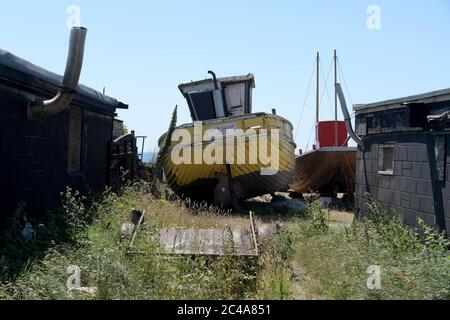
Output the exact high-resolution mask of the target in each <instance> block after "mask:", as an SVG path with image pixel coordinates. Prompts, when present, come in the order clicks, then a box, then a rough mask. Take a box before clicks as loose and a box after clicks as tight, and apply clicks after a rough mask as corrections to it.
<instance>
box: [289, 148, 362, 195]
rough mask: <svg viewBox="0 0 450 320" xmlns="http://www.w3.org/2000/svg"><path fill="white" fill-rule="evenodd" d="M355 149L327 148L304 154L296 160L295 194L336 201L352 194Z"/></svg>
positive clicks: (292, 186)
mask: <svg viewBox="0 0 450 320" xmlns="http://www.w3.org/2000/svg"><path fill="white" fill-rule="evenodd" d="M355 172H356V148H348V147H337V148H336V147H326V148H321V149H318V150H314V151H311V152H307V153H304V154H302V155H300V156H298V157H296V159H295V178H294V181H293V182H292V184H291V189H292V190H294V191H295V192H296V193H308V192H318V193H320V194H322V195H330V196H333V197H335V196H336V195H337V193H347V194H352V193H353V192H354V186H355Z"/></svg>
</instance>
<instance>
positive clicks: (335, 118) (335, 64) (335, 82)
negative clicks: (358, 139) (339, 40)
mask: <svg viewBox="0 0 450 320" xmlns="http://www.w3.org/2000/svg"><path fill="white" fill-rule="evenodd" d="M337 82H338V79H337V54H336V49H334V87H335V88H336V84H337ZM337 110H338V95H337V91H336V90H334V145H335V147H339V146H338V144H339V125H338V115H337Z"/></svg>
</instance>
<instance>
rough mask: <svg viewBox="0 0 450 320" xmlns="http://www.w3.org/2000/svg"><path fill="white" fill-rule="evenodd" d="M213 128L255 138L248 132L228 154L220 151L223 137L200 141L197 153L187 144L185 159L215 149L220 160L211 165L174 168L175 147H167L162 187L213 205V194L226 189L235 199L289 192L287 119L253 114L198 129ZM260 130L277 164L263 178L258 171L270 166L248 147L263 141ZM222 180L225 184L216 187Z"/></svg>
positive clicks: (291, 152) (291, 164)
mask: <svg viewBox="0 0 450 320" xmlns="http://www.w3.org/2000/svg"><path fill="white" fill-rule="evenodd" d="M218 126H224V127H234V128H237V129H242V130H248V129H253V130H254V131H252V132H256V133H257V134H256V135H252V134H249V135H246V136H245V138H244V139H242V140H239V139H238V140H235V141H236V142H235V143H234V147H233V152H232V153H231V155H230V152H229V149H227V147H226V142H227V139H229V138H227V137H226V136H224V139H223V140H217V141H213V142H211V141H205V140H203V139H202V142H201V147H199V146H198V145H197V150H196V149H195V143H192V144H191V148H190V152H191V156H190V159H191V160H192V159H195V157H196V156H195V154H196V152H197V153H198V152H200V153H201V154H202V155H203V154H205V153H207V148H209V149H212V148H214V149H215V150H219V151H218V152H219V154H220V153H222V154H223V158H222V161H218V163H212V164H207V163H205V162H204V161H202V162H201V163H198V164H195V163H181V164H178V163H176V162H174V161H173V157H172V153H174V152H175V151H174V148H175V146H174V145H172V147H171V154H170V155H167V156H166V157H165V159H164V171H165V175H166V180H167V183H168V185H169V186H170V188H171V189H172V190H173V191H174V192H175V193H176V194H177V195H179V196H182V197H187V198H190V199H192V200H196V201H211V202H215V203H216V204H223V203H220V201H217V198H218V197H217V193H221V189H224V192H228V191H229V192H230V193H231V194H232V197H233V199H234V200H237V201H242V200H245V199H249V198H252V197H256V196H259V195H263V194H269V193H274V192H277V191H286V190H288V189H289V183H290V182H291V181H292V179H293V178H294V171H295V148H296V146H295V143H294V142H293V139H292V125H291V124H290V123H289V122H288V121H287V120H285V119H284V118H282V117H279V116H275V115H269V114H253V115H245V116H238V117H230V118H224V119H221V120H213V121H206V122H204V123H203V126H202V130H203V131H205V130H207V129H211V128H215V127H218ZM178 129H186V130H189V132H190V134H191V136H192V137H193V136H194V135H195V131H194V128H192V126H191V125H184V126H181V127H178ZM273 129H278V130H279V139H277V141H278V143H275V140H274V136H272V135H271V133H272V130H273ZM264 130H267V134H266V135H265V139H267V140H266V143H267V145H268V149H269V150H268V151H269V152H268V154H270V155H272V151H274V150H275V151H276V150H277V151H276V152H277V153H278V157H277V158H278V161H277V163H276V166H274V169H276V170H274V171H273V172H270V173H269V174H267V172H264V171H265V169H267V168H268V167H270V165H269V164H268V163H267V161H263V160H264V159H263V158H261V154H260V151H259V149H258V150H256V149H255V148H254V147H255V145H256V144H257V143H258V141H261V139H263V138H261V137H264V135H263V134H262V133H261V132H262V131H264ZM163 138H164V136H163V137H162V139H160V145H161V143H162V141H163V140H164V139H163ZM258 139H259V140H258ZM258 146H259V145H258ZM216 152H217V151H216ZM242 154H244V155H245V159H244V158H243V157H240V156H239V155H242ZM214 155H215V152H214ZM219 158H220V157H219ZM255 160H256V161H255ZM272 164H273V163H272ZM223 180H227V181H225V183H224V184H223V186H222V184H221V183H223ZM218 188H219V190H218ZM219 198H220V197H219ZM218 202H219V203H218Z"/></svg>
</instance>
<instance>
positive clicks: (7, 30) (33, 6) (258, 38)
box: [0, 0, 450, 150]
mask: <svg viewBox="0 0 450 320" xmlns="http://www.w3.org/2000/svg"><path fill="white" fill-rule="evenodd" d="M72 4H75V5H78V6H79V7H80V8H81V23H82V25H83V26H85V27H87V28H88V29H89V33H88V39H87V47H86V57H85V64H84V68H83V71H82V79H81V81H82V83H83V84H86V85H88V86H91V87H93V88H95V89H97V90H99V91H101V90H102V88H103V87H104V86H106V88H107V94H108V95H111V96H113V97H115V98H117V99H119V100H121V101H123V102H125V103H128V104H129V105H130V109H129V110H126V111H120V113H119V116H120V118H122V119H123V120H125V122H126V124H127V126H128V127H129V128H130V129H134V130H136V132H137V133H138V134H142V135H148V136H149V138H150V144H149V145H148V149H149V150H151V149H153V148H154V147H156V141H157V139H158V138H159V136H160V135H161V134H162V133H163V132H164V131H165V130H166V129H167V126H168V124H169V121H170V116H171V112H172V110H173V108H174V106H175V105H176V104H178V105H179V106H180V109H179V110H180V112H179V124H182V123H186V122H189V121H190V117H189V112H188V108H187V105H186V103H185V101H184V99H183V98H182V96H181V94H180V93H179V91H178V88H177V86H178V84H179V83H182V82H185V81H190V80H198V79H203V78H204V77H206V76H207V70H209V69H212V70H214V71H215V72H216V73H217V74H218V75H219V76H230V75H237V74H247V73H249V72H251V73H253V74H255V77H256V90H255V91H254V110H255V111H267V112H269V111H270V109H271V108H272V107H273V106H276V107H277V109H278V113H279V114H280V115H282V116H284V117H286V118H288V119H289V120H291V122H292V123H293V124H294V126H296V127H297V124H298V121H299V120H300V118H301V114H300V113H301V110H302V107H303V104H304V101H305V95H306V89H307V87H308V83H309V80H310V76H311V71H312V66H313V63H314V58H315V53H316V51H317V50H318V51H320V52H321V54H322V59H323V67H324V69H325V70H324V73H325V75H326V74H327V72H328V69H329V66H330V62H331V59H332V53H333V49H334V48H336V49H337V50H338V54H339V57H340V61H341V64H342V67H343V71H344V74H345V78H346V81H347V84H348V87H349V90H350V94H351V98H352V102H353V103H364V102H373V101H378V100H383V99H387V98H395V97H400V96H403V95H409V94H415V93H422V92H427V91H432V90H437V89H442V88H448V87H450V1H447V0H429V1H419V0H396V1H392V0H383V1H381V0H380V1H379V0H370V1H366V0H358V1H350V0H348V1H329V0H328V1H326V0H319V1H264V0H227V1H225V0H215V1H214V0H195V1H133V0H129V1H100V0H95V1H92V0H91V1H87V0H73V1H61V0H58V1H56V0H55V1H50V0H41V1H39V2H37V1H24V0H15V1H2V4H1V10H0V47H1V48H3V49H5V50H8V51H11V52H13V53H15V54H16V55H19V56H21V57H23V58H25V59H27V60H30V61H31V62H33V63H35V64H38V65H40V66H42V67H45V68H47V69H49V70H52V71H55V72H58V73H62V72H63V70H64V65H65V59H66V51H67V42H68V35H69V33H68V29H67V28H66V20H67V18H68V14H67V13H66V10H67V7H68V6H69V5H72ZM369 5H377V6H379V8H380V9H381V18H382V20H381V29H380V30H369V29H368V28H367V26H366V21H367V19H368V17H369V15H368V14H367V12H366V10H367V8H368V6H369ZM329 85H331V83H330V84H329ZM312 89H314V86H313V88H312ZM330 89H331V87H330ZM330 95H331V98H332V92H330ZM330 117H332V111H331V106H330V104H329V102H328V98H327V97H326V94H325V98H324V100H323V106H322V118H330ZM340 117H341V115H340ZM313 122H314V90H311V92H310V96H309V103H308V104H307V107H306V112H305V114H304V117H303V119H302V122H301V124H300V128H299V131H298V132H299V133H298V136H297V143H298V145H299V148H305V146H306V144H307V143H308V141H307V140H308V136H309V134H310V132H311V126H312V125H313ZM296 129H297V128H296Z"/></svg>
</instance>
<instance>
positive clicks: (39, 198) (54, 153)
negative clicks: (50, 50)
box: [0, 50, 128, 222]
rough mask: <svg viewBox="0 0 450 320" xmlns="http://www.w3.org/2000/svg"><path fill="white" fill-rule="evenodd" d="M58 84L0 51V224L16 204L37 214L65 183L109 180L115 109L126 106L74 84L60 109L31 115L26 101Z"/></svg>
mask: <svg viewBox="0 0 450 320" xmlns="http://www.w3.org/2000/svg"><path fill="white" fill-rule="evenodd" d="M69 54H70V52H69ZM66 71H67V70H66ZM62 83H63V77H62V76H60V75H57V74H54V73H52V72H49V71H47V70H44V69H42V68H40V67H38V66H36V65H33V64H31V63H29V62H27V61H25V60H23V59H21V58H18V57H16V56H14V55H13V54H11V53H9V52H7V51H3V50H0V204H1V205H0V222H1V221H2V220H3V221H4V219H5V217H7V216H9V215H11V213H12V212H14V210H15V209H16V208H17V205H18V203H20V202H24V203H26V205H27V207H26V211H27V213H29V214H34V215H36V214H40V213H42V212H44V210H46V209H47V208H49V207H50V206H51V205H53V204H55V202H56V201H57V199H58V198H59V194H60V192H61V191H63V190H64V188H65V187H66V186H73V187H80V186H88V187H89V188H90V189H92V190H100V189H102V188H104V186H105V184H107V182H108V174H109V152H110V151H109V148H110V144H111V142H112V139H113V121H114V118H115V116H116V109H118V108H128V106H127V105H125V104H123V103H121V102H118V101H117V100H116V99H113V98H111V97H108V96H105V95H103V94H101V93H99V92H97V91H95V90H93V89H91V88H88V87H85V86H83V85H78V86H77V88H76V90H73V92H72V93H73V94H74V96H73V99H72V100H71V102H70V104H69V105H68V107H67V108H65V109H64V110H63V111H62V112H59V113H58V114H55V115H52V116H48V117H44V118H38V119H34V118H30V116H29V106H30V103H34V102H36V101H42V100H43V99H49V98H51V97H54V96H55V95H57V93H58V92H59V91H60V90H66V91H67V90H68V89H67V88H62V87H61V84H62ZM27 110H28V112H27Z"/></svg>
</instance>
